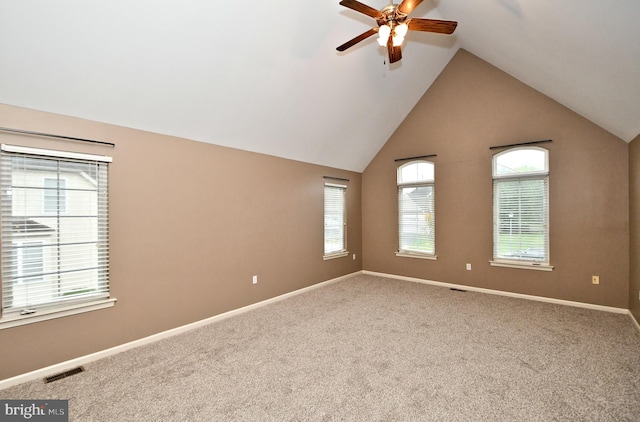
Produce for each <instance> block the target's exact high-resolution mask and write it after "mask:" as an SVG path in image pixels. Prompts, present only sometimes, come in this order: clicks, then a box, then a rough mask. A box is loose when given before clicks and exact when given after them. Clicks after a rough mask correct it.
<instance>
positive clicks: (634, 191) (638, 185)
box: [629, 136, 640, 322]
mask: <svg viewBox="0 0 640 422" xmlns="http://www.w3.org/2000/svg"><path fill="white" fill-rule="evenodd" d="M629 202H630V208H629V216H630V226H631V235H630V239H631V250H630V254H629V256H630V260H631V270H630V272H629V274H630V275H629V310H631V313H632V314H633V316H634V317H635V318H636V321H638V322H640V299H639V298H638V294H640V260H638V255H639V254H640V206H639V204H640V136H638V137H637V138H636V139H634V140H633V141H632V142H631V144H630V145H629Z"/></svg>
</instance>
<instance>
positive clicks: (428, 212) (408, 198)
mask: <svg viewBox="0 0 640 422" xmlns="http://www.w3.org/2000/svg"><path fill="white" fill-rule="evenodd" d="M398 209H399V216H398V220H399V228H398V231H399V237H400V246H399V249H400V251H408V252H420V253H426V254H431V255H433V254H434V253H435V218H434V189H433V185H425V186H413V187H400V188H398Z"/></svg>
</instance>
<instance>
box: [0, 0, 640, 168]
mask: <svg viewBox="0 0 640 422" xmlns="http://www.w3.org/2000/svg"><path fill="white" fill-rule="evenodd" d="M364 2H365V3H367V4H369V5H370V6H373V7H376V8H382V7H384V6H385V5H386V4H388V3H387V2H386V1H382V0H369V1H364ZM638 5H640V2H636V1H635V0H617V1H616V2H603V1H600V2H595V1H592V0H589V1H579V0H563V1H560V2H558V1H551V0H543V1H536V2H529V1H517V0H479V1H473V2H472V1H468V0H441V1H437V2H431V1H429V0H426V1H424V2H423V3H422V4H421V5H420V6H418V7H417V8H416V9H415V10H414V12H413V13H412V14H411V15H412V16H413V17H428V18H437V19H451V20H457V21H458V22H459V26H458V29H457V30H456V32H455V34H454V35H453V36H445V35H439V34H427V33H419V32H414V31H411V32H409V34H408V35H407V39H406V44H405V46H404V47H403V59H402V61H400V62H398V63H394V64H393V65H389V63H388V62H387V59H386V57H385V54H386V51H385V49H384V48H382V47H378V46H377V44H376V41H375V37H371V38H370V39H368V40H366V41H364V42H361V43H359V44H358V45H357V46H355V47H353V48H350V49H349V50H347V51H345V52H343V53H338V52H336V50H335V48H336V47H337V46H338V45H340V44H342V43H344V42H345V41H347V40H349V39H351V38H353V37H354V36H356V35H358V34H360V33H362V32H364V31H366V30H367V29H368V28H370V27H371V26H372V25H374V21H373V20H372V19H371V18H369V17H367V16H364V15H362V14H359V13H357V12H354V11H352V10H348V9H346V8H344V7H341V6H340V5H339V4H338V0H323V1H316V2H300V1H294V0H273V1H270V2H259V1H256V2H252V3H245V6H243V7H244V9H243V8H240V7H238V5H237V3H236V2H211V1H210V0H185V1H181V2H177V1H169V0H153V1H152V0H137V1H135V2H132V1H125V0H111V1H109V2H87V1H82V0H58V1H56V2H51V1H47V0H21V1H14V0H0V103H5V104H10V105H15V106H20V107H27V108H33V109H37V110H43V111H48V112H53V113H59V114H65V115H69V116H75V117H81V118H86V119H90V120H96V121H100V122H105V123H110V124H116V125H122V126H127V127H131V128H137V129H142V130H147V131H152V132H157V133H162V134H168V135H174V136H180V137H184V138H188V139H193V140H197V141H202V142H208V143H213V144H218V145H225V146H230V147H234V148H240V149H245V150H249V151H256V152H261V153H265V154H270V155H275V156H280V157H284V158H290V159H295V160H300V161H305V162H309V163H315V164H321V165H327V166H331V167H337V168H343V169H347V170H353V171H363V170H364V168H365V167H366V165H367V164H368V163H369V161H370V160H371V159H372V158H373V157H374V156H375V154H376V153H377V152H378V150H379V149H380V148H381V147H382V145H384V143H385V142H386V141H387V139H388V138H389V137H390V136H391V134H392V133H393V132H394V131H395V129H396V128H397V127H398V125H399V124H400V123H401V122H402V120H403V119H404V118H405V117H406V115H407V114H408V113H409V112H410V111H411V109H412V108H413V106H414V105H415V104H416V103H417V101H418V100H419V99H420V97H421V96H422V95H423V94H424V92H425V91H426V90H427V89H428V88H429V86H430V85H431V83H432V82H433V81H434V79H435V78H436V77H437V76H438V74H439V73H440V71H441V70H442V69H443V68H444V67H445V66H446V64H447V63H448V61H449V60H450V59H451V57H452V56H453V55H454V54H455V52H456V51H457V49H458V48H459V47H460V46H462V47H464V48H466V49H467V50H469V51H470V52H472V53H474V54H476V55H477V56H479V57H481V58H483V59H485V60H487V61H489V62H490V63H492V64H494V65H496V66H498V67H500V68H501V69H503V70H505V71H506V72H508V73H510V74H511V75H513V76H515V77H516V78H518V79H520V80H522V81H523V82H525V83H527V84H529V85H531V86H532V87H534V88H536V89H538V90H539V91H541V92H543V93H545V94H546V95H548V96H550V97H552V98H554V99H556V100H557V101H559V102H560V103H562V104H564V105H566V106H567V107H569V108H571V109H573V110H575V111H576V112H578V113H580V114H582V115H583V116H585V117H587V118H589V119H590V120H592V121H593V122H595V123H597V124H599V125H600V126H602V127H603V128H605V129H607V130H609V131H610V132H612V133H613V134H615V135H617V136H619V137H621V138H622V139H624V140H626V141H629V140H631V139H632V138H634V137H635V136H636V135H637V134H638V133H640V119H638V116H640V77H639V75H638V67H639V66H638V61H639V59H640V50H639V49H640V47H639V46H640V43H637V42H635V43H634V41H635V40H637V39H640V34H639V33H638V31H639V30H640V26H638V25H637V24H636V25H635V26H634V25H633V24H634V23H635V20H637V19H636V18H637V17H638V16H639V13H638V12H639V6H638ZM435 6H437V8H436V7H435ZM19 129H27V130H28V129H30V128H19ZM63 135H71V136H82V134H78V133H73V134H63ZM114 141H117V140H114Z"/></svg>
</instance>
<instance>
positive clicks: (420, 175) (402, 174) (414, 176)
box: [398, 161, 434, 184]
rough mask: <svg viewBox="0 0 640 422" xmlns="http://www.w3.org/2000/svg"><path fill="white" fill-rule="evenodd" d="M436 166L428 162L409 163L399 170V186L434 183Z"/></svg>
mask: <svg viewBox="0 0 640 422" xmlns="http://www.w3.org/2000/svg"><path fill="white" fill-rule="evenodd" d="M433 180H434V166H433V163H431V162H428V161H416V162H411V163H407V164H405V165H403V166H401V167H400V168H399V169H398V184H403V183H415V182H433Z"/></svg>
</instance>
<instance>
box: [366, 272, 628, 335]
mask: <svg viewBox="0 0 640 422" xmlns="http://www.w3.org/2000/svg"><path fill="white" fill-rule="evenodd" d="M362 273H363V274H369V275H374V276H378V277H386V278H393V279H397V280H404V281H411V282H414V283H422V284H430V285H432V286H439V287H447V288H454V289H461V290H469V291H472V292H479V293H488V294H492V295H498V296H508V297H515V298H519V299H527V300H535V301H538V302H547V303H555V304H556V305H566V306H573V307H576V308H586V309H594V310H597V311H605V312H613V313H616V314H629V313H630V312H629V310H628V309H625V308H615V307H613V306H603V305H594V304H591V303H583V302H573V301H570V300H562V299H553V298H550V297H543V296H533V295H525V294H522V293H511V292H505V291H502V290H492V289H485V288H482V287H473V286H465V285H463V284H452V283H443V282H441V281H432V280H425V279H422V278H415V277H405V276H401V275H393V274H385V273H377V272H373V271H366V270H365V271H362ZM636 323H637V322H636Z"/></svg>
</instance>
